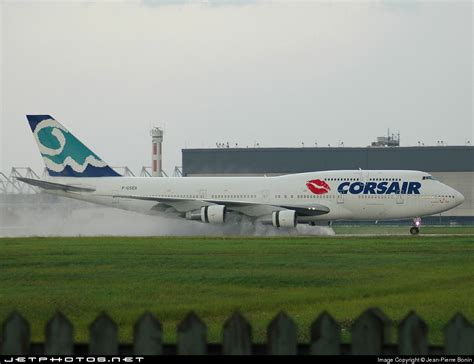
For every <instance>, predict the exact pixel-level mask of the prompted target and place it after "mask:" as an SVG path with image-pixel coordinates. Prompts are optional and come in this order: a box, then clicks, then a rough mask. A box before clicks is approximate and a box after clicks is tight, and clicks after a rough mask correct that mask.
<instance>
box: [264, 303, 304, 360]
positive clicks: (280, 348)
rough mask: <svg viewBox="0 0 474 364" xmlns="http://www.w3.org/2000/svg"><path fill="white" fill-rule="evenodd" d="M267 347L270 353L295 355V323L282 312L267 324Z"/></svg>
mask: <svg viewBox="0 0 474 364" xmlns="http://www.w3.org/2000/svg"><path fill="white" fill-rule="evenodd" d="M267 347H268V349H267V350H268V354H270V355H296V354H297V344H296V325H295V323H294V322H293V320H292V319H291V318H290V317H289V316H288V315H287V314H286V313H284V312H280V313H279V314H278V315H277V316H276V317H275V318H274V319H273V320H272V321H271V322H270V324H269V325H268V328H267Z"/></svg>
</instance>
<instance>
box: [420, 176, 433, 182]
mask: <svg viewBox="0 0 474 364" xmlns="http://www.w3.org/2000/svg"><path fill="white" fill-rule="evenodd" d="M425 179H431V180H433V181H436V179H435V178H434V177H433V176H423V180H425Z"/></svg>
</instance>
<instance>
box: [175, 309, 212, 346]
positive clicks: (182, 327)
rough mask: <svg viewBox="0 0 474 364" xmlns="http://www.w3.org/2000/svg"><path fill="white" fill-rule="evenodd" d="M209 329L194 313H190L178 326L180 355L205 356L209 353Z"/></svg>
mask: <svg viewBox="0 0 474 364" xmlns="http://www.w3.org/2000/svg"><path fill="white" fill-rule="evenodd" d="M206 336H207V328H206V325H204V323H203V322H202V321H201V320H200V319H199V317H198V316H197V315H196V314H195V313H194V312H190V313H188V315H187V316H186V317H185V318H184V320H183V321H181V323H180V324H179V325H178V354H179V355H205V354H206V353H207V342H206V340H207V338H206Z"/></svg>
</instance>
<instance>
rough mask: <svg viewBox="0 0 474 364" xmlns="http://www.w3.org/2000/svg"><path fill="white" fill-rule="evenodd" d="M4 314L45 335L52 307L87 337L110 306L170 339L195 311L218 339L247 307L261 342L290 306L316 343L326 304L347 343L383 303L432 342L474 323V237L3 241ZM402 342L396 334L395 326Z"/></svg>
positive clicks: (124, 324) (120, 318)
mask: <svg viewBox="0 0 474 364" xmlns="http://www.w3.org/2000/svg"><path fill="white" fill-rule="evenodd" d="M0 252H1V261H0V268H1V269H0V320H1V321H3V319H4V318H5V317H6V316H7V315H8V314H9V313H10V312H11V311H12V310H14V309H15V310H18V311H19V312H20V313H22V314H23V315H24V316H25V317H26V318H27V319H28V320H29V321H30V322H31V324H32V339H33V340H35V341H42V340H43V339H44V337H43V333H44V325H45V323H46V321H47V320H48V319H49V318H50V317H51V315H52V314H53V313H54V311H55V310H61V311H62V312H64V313H65V314H66V315H67V316H68V317H69V318H70V320H71V321H72V322H73V323H74V325H75V328H76V330H75V336H76V340H78V341H83V342H86V341H87V340H88V331H87V330H88V325H89V324H90V323H91V322H92V321H93V320H94V318H95V317H96V315H97V314H98V313H99V312H100V311H102V310H106V311H107V312H108V313H109V314H110V315H111V317H113V318H114V319H115V321H116V322H117V323H118V324H119V335H120V340H121V341H123V342H130V341H131V337H132V327H133V323H134V321H135V320H136V319H137V318H138V317H139V316H140V315H141V314H142V313H143V312H144V311H145V310H149V311H151V312H153V313H154V314H155V315H156V316H157V317H158V318H159V319H160V320H161V321H162V323H163V327H164V330H165V341H167V342H173V341H174V340H175V332H176V325H177V323H178V322H179V321H180V320H181V319H183V317H184V315H185V313H187V312H188V311H189V310H195V311H196V312H197V314H198V315H199V316H200V317H201V318H202V319H203V321H204V322H205V323H206V324H207V325H208V336H209V338H210V341H213V342H218V341H220V340H221V328H222V324H223V322H224V320H225V319H226V318H227V317H228V316H229V315H230V313H231V312H232V311H233V310H235V309H239V310H241V312H242V313H243V314H244V316H246V317H247V318H248V319H249V321H250V322H251V323H252V324H253V328H254V329H253V336H254V338H255V340H256V341H264V339H265V328H266V325H267V324H268V323H269V321H270V320H271V319H272V318H273V317H274V316H275V315H276V314H277V312H278V311H279V310H281V309H283V310H285V311H287V312H288V313H289V314H290V315H291V316H292V317H293V318H294V319H295V321H296V323H297V325H298V328H299V340H300V341H307V340H308V338H309V335H308V328H309V325H310V323H311V322H312V320H313V319H314V318H315V317H316V316H317V315H318V314H319V313H321V312H322V311H323V310H328V311H329V312H330V313H331V314H332V315H333V316H334V317H335V318H336V319H337V320H338V321H339V322H340V323H341V325H342V327H343V329H344V330H343V340H345V341H348V340H350V335H349V331H348V329H349V327H350V325H351V323H352V322H353V319H354V318H356V317H357V316H358V315H359V314H360V313H361V312H362V311H363V310H364V309H366V308H368V307H371V306H378V307H380V308H382V309H383V310H384V311H385V312H386V313H387V314H388V315H389V316H390V317H391V318H392V319H394V320H395V322H398V321H400V320H401V319H402V318H403V317H404V316H405V315H406V314H407V313H408V311H409V310H411V309H415V310H416V311H417V312H418V313H419V314H420V315H421V316H422V317H423V318H424V320H425V321H426V322H427V324H428V326H429V337H430V340H431V342H432V343H441V342H442V327H443V326H444V324H445V323H446V322H447V321H448V319H450V318H451V317H452V315H453V314H454V313H455V312H457V311H461V312H463V313H464V314H465V315H466V317H467V318H468V319H470V320H471V321H472V320H473V318H474V236H472V235H470V236H469V235H466V236H455V237H453V236H417V237H411V236H395V237H393V236H382V237H338V236H334V237H278V238H199V237H196V238H178V237H175V238H170V237H162V238H136V237H135V238H133V237H114V238H111V237H98V238H3V239H0ZM393 339H395V332H394V333H393Z"/></svg>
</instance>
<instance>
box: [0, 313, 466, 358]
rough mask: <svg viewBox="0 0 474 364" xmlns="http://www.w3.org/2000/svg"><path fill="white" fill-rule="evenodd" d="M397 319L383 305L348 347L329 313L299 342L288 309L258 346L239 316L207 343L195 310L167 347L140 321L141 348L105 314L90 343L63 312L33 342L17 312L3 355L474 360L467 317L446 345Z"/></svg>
mask: <svg viewBox="0 0 474 364" xmlns="http://www.w3.org/2000/svg"><path fill="white" fill-rule="evenodd" d="M391 328H392V324H391V320H390V319H389V318H388V317H387V316H386V315H385V314H384V313H383V312H382V311H381V310H380V309H378V308H371V309H368V310H367V311H365V312H364V313H362V314H361V315H360V316H359V317H358V318H357V319H356V320H355V321H354V323H353V324H352V326H351V340H352V342H351V343H341V327H340V325H339V324H338V322H337V321H336V320H334V318H333V317H331V315H329V314H328V313H327V312H324V313H322V314H321V315H320V316H319V317H317V318H316V320H315V321H314V322H313V324H312V325H311V327H310V342H309V343H298V342H297V327H296V324H295V323H294V321H293V320H292V318H291V317H289V316H288V315H287V314H285V313H284V312H280V313H279V314H278V315H277V316H276V317H275V318H274V319H273V320H272V321H271V322H270V324H269V325H268V327H267V342H266V343H261V344H258V343H253V342H252V327H251V325H250V323H249V322H248V321H247V320H246V319H245V318H244V317H243V316H242V315H241V314H240V313H239V312H235V313H234V314H233V315H232V316H231V317H230V318H229V319H228V320H227V321H226V322H225V323H224V325H223V330H222V343H217V344H213V343H211V344H210V343H207V338H206V336H207V329H206V325H205V324H204V323H203V322H202V321H201V320H200V318H199V317H198V316H197V315H196V314H195V313H193V312H191V313H189V314H188V315H187V316H186V317H185V318H184V320H183V321H182V322H181V323H180V324H179V325H178V327H177V342H176V344H164V343H163V330H162V326H161V324H160V322H159V321H158V320H157V319H156V318H155V317H154V316H153V315H152V314H151V313H149V312H147V313H144V314H143V315H142V316H141V317H140V318H139V319H138V320H137V321H136V323H135V325H134V330H133V343H131V344H121V343H119V341H118V327H117V324H116V323H115V322H114V321H113V320H112V319H111V318H110V317H109V316H108V315H107V314H106V313H102V314H100V315H99V316H98V317H97V318H96V320H95V321H94V322H93V323H92V324H91V325H90V327H89V330H90V332H89V333H90V337H89V343H74V328H73V325H72V324H71V322H70V321H69V320H68V319H67V318H66V317H65V316H64V315H63V314H61V313H59V312H58V313H56V314H55V315H54V316H53V317H52V318H51V320H50V321H49V322H48V323H47V325H46V328H45V342H44V343H31V342H30V325H29V323H28V322H27V321H26V320H25V319H24V318H23V317H22V316H21V315H20V314H19V313H16V312H14V313H12V314H11V315H10V316H9V317H8V318H7V319H6V320H5V321H4V323H3V327H2V340H1V353H2V354H3V355H41V354H46V355H162V354H164V355H175V354H184V355H186V354H189V355H197V354H201V355H205V354H208V355H214V354H215V355H221V354H224V355H234V354H241V355H245V354H257V355H258V354H261V355H296V354H300V355H307V354H310V355H318V354H319V355H332V354H334V355H338V354H362V355H473V354H474V328H473V326H472V324H471V323H470V322H469V321H468V320H467V319H466V318H465V317H464V316H463V315H462V314H460V313H458V314H456V315H454V317H453V318H452V319H451V320H450V321H449V322H448V323H447V324H446V326H445V327H444V344H443V345H442V346H435V345H430V344H429V343H428V337H427V331H428V329H427V326H426V324H425V322H424V321H423V320H422V319H421V318H420V317H419V316H418V315H417V314H416V313H415V312H413V311H412V312H410V313H409V314H408V315H407V316H406V317H405V318H404V319H403V320H402V321H401V322H400V323H399V325H398V328H397V330H398V336H397V342H396V343H394V342H391V341H390V337H391V336H390V335H391V332H390V331H391Z"/></svg>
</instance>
